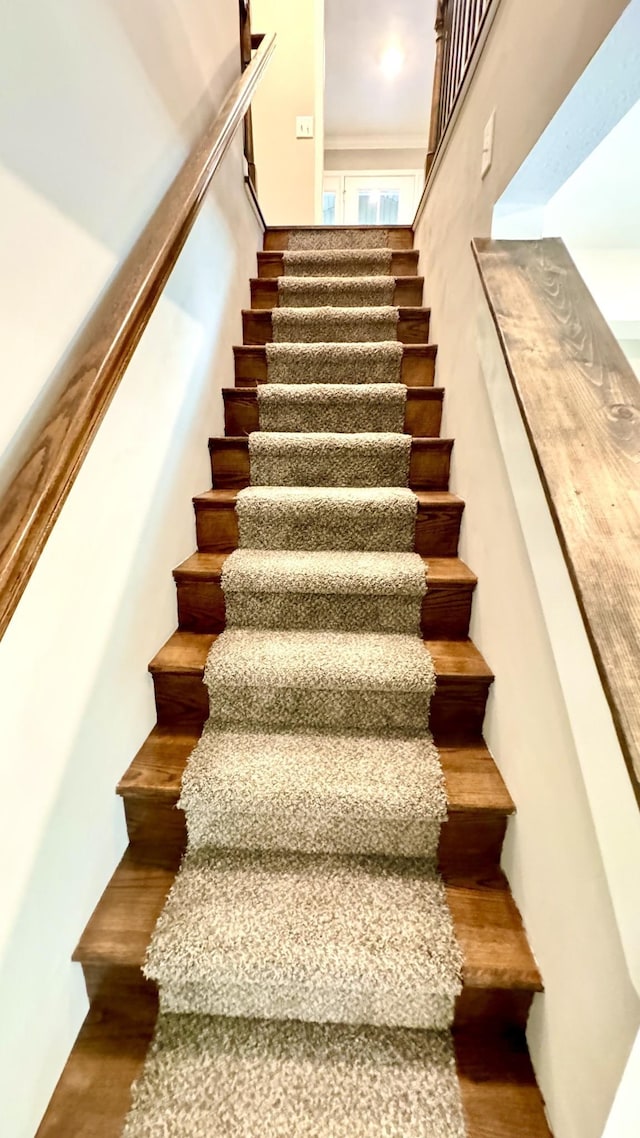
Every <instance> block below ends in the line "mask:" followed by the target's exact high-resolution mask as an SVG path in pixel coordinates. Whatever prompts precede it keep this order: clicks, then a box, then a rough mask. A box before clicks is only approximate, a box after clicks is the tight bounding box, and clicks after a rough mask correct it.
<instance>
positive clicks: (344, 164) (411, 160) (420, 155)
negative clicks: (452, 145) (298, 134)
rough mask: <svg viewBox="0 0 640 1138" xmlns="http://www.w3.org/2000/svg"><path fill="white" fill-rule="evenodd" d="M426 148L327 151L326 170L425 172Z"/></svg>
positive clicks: (325, 153) (325, 158) (325, 154)
mask: <svg viewBox="0 0 640 1138" xmlns="http://www.w3.org/2000/svg"><path fill="white" fill-rule="evenodd" d="M426 156H427V151H426V148H425V147H422V148H418V147H407V148H405V149H401V150H398V149H390V148H386V147H385V148H383V147H378V148H377V149H373V150H370V149H368V148H365V149H362V150H360V149H358V150H350V149H349V150H325V152H324V168H325V170H420V171H422V170H424V163H425V159H426Z"/></svg>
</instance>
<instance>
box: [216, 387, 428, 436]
mask: <svg viewBox="0 0 640 1138" xmlns="http://www.w3.org/2000/svg"><path fill="white" fill-rule="evenodd" d="M381 386H383V385H381ZM222 398H223V401H224V430H225V435H228V436H236V437H237V436H244V435H249V434H251V432H252V431H259V430H260V409H259V405H258V389H257V387H223V389H222ZM443 400H444V388H443V387H408V388H407V397H406V401H405V407H404V424H403V430H404V432H405V434H408V435H412V436H414V437H417V438H438V437H439V435H440V426H441V423H442V404H443Z"/></svg>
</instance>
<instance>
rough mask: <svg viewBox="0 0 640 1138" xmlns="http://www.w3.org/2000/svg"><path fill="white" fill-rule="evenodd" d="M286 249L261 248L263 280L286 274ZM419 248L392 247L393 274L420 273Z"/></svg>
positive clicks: (259, 264)
mask: <svg viewBox="0 0 640 1138" xmlns="http://www.w3.org/2000/svg"><path fill="white" fill-rule="evenodd" d="M283 252H284V250H277V249H273V250H264V249H262V250H260V251H259V253H258V277H259V278H260V279H261V280H273V278H274V277H281V276H283V275H284V258H283V255H282V254H283ZM419 258H420V252H419V250H418V249H392V250H391V276H394V277H399V276H403V277H408V276H417V275H418V261H419Z"/></svg>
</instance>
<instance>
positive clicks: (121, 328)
mask: <svg viewBox="0 0 640 1138" xmlns="http://www.w3.org/2000/svg"><path fill="white" fill-rule="evenodd" d="M274 47H275V35H271V36H269V37H267V38H265V39H264V40H263V42H262V44H261V45H260V47H259V49H258V51H257V52H256V54H255V56H254V57H253V59H252V61H251V63H250V64H249V65H248V67H247V68H246V70H245V71H244V73H243V74H242V75H241V76H240V77H239V78H238V79H237V80H236V81H235V83H234V84H233V85H232V87H231V88H230V90H229V93H228V95H227V97H226V99H225V101H224V103H223V105H222V108H221V110H220V113H219V114H218V115H217V117H216V118H215V120H214V122H212V123H211V124H210V125H209V126H208V127H207V128H206V129H205V130H204V131H203V133H202V135H201V136H200V138H199V140H198V141H197V143H196V144H195V146H194V147H193V150H192V151H191V153H190V155H189V157H188V158H187V159H186V161H185V162H184V165H183V166H182V168H181V169H180V171H179V172H178V174H177V175H176V177H175V179H174V181H173V183H172V184H171V186H170V187H169V189H168V190H167V192H166V194H165V195H164V197H163V199H162V201H161V202H160V204H159V205H158V207H157V208H156V210H155V212H154V213H153V215H152V217H151V219H150V221H149V222H148V223H147V225H146V226H145V228H144V230H143V231H142V233H141V234H140V237H139V238H138V240H137V241H136V243H135V245H134V246H133V248H132V250H131V252H130V253H129V255H128V256H127V258H126V259H125V261H124V262H123V263H122V265H121V267H120V268H119V269H118V271H117V272H116V274H115V275H114V276H113V278H112V279H111V281H110V282H109V284H108V286H107V288H106V290H105V292H104V294H103V295H102V297H101V299H100V301H99V303H98V305H97V307H96V309H95V311H94V312H93V314H92V315H91V317H90V318H89V320H88V321H87V323H86V325H85V326H84V328H83V329H82V331H81V333H80V335H79V336H78V338H77V340H76V342H75V343H74V345H73V347H72V349H71V351H70V353H69V354H68V356H67V357H66V359H65V360H64V361H63V363H62V365H61V367H60V369H59V372H58V375H57V377H56V381H57V382H56V386H57V388H58V390H59V391H60V394H59V396H58V398H57V399H56V402H55V406H54V407H53V408H52V411H51V413H50V415H49V417H48V419H47V421H46V423H45V425H44V427H43V429H42V430H41V431H40V433H39V436H38V438H37V440H36V442H35V443H34V445H33V446H32V447H31V449H30V451H29V453H28V454H27V457H26V459H25V460H24V462H23V463H22V466H21V467H20V470H19V471H18V473H17V474H16V475H15V477H14V478H13V480H12V482H11V483H10V485H9V486H8V488H7V490H6V491H5V493H4V495H3V499H2V503H1V504H0V637H1V636H2V635H3V634H4V632H5V630H6V627H7V625H8V623H9V621H10V619H11V617H12V615H13V613H14V611H15V608H16V605H17V604H18V601H19V600H20V597H21V596H22V594H23V592H24V590H25V587H26V585H27V582H28V580H29V578H30V577H31V574H32V573H33V570H34V568H35V566H36V563H37V561H38V558H39V556H40V554H41V552H42V550H43V548H44V546H45V544H46V542H47V539H48V537H49V535H50V533H51V530H52V529H53V526H54V524H55V521H56V519H57V517H58V515H59V513H60V510H61V509H62V506H63V505H64V502H65V501H66V498H67V495H68V494H69V491H70V490H71V487H72V486H73V483H74V481H75V479H76V477H77V474H78V472H79V470H80V468H81V466H82V463H83V461H84V458H85V456H86V454H87V451H88V450H89V447H90V446H91V443H92V441H93V438H94V436H95V434H96V432H97V430H98V427H99V426H100V423H101V422H102V419H103V417H104V414H105V412H106V410H107V407H108V406H109V404H110V402H111V400H112V398H113V396H114V394H115V392H116V390H117V387H118V384H119V383H120V380H121V379H122V376H123V375H124V372H125V370H126V368H127V364H128V363H129V360H130V359H131V356H132V354H133V352H134V350H135V348H136V345H137V344H138V341H139V340H140V337H141V336H142V333H143V332H144V329H145V328H146V326H147V324H148V322H149V319H150V317H151V313H152V312H153V310H154V308H155V306H156V304H157V302H158V299H159V297H160V295H161V293H162V290H163V288H164V286H165V284H166V282H167V279H168V277H169V274H170V273H171V270H172V269H173V267H174V265H175V263H176V261H177V259H178V256H179V254H180V251H181V249H182V247H183V245H184V243H185V241H186V239H187V237H188V235H189V233H190V231H191V228H192V226H193V224H194V221H195V219H196V217H197V215H198V212H199V210H200V208H201V206H202V204H203V201H204V198H205V195H206V192H207V190H208V188H209V186H210V184H211V179H212V178H213V176H214V174H215V172H216V170H217V169H218V167H219V165H220V163H221V161H222V159H223V158H224V156H225V154H226V152H227V150H228V148H229V145H230V143H231V141H232V139H233V137H234V135H235V133H236V131H237V130H238V128H239V126H240V125H241V123H242V121H243V118H244V115H245V113H246V110H247V108H248V107H249V105H250V103H251V99H252V97H253V94H254V91H255V89H256V87H257V85H258V83H259V82H260V79H261V77H262V75H263V73H264V70H265V68H266V66H267V64H268V62H269V60H270V58H271V55H272V53H273V50H274Z"/></svg>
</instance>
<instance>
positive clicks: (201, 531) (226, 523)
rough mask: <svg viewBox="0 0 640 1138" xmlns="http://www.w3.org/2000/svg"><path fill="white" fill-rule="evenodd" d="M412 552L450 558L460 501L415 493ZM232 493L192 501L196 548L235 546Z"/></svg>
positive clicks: (234, 493) (451, 496)
mask: <svg viewBox="0 0 640 1138" xmlns="http://www.w3.org/2000/svg"><path fill="white" fill-rule="evenodd" d="M415 495H416V498H417V499H418V510H417V514H416V535H415V550H416V553H420V554H421V555H422V556H423V557H454V556H455V555H456V553H457V549H458V539H459V536H460V522H461V520H462V514H463V512H464V502H463V501H462V499H461V498H458V497H456V495H455V494H450V493H448V492H447V491H437V490H436V491H428V490H416V491H415ZM236 496H237V491H236V490H217V489H216V490H207V491H205V493H204V494H197V495H196V496H195V498H194V499H193V505H194V509H195V514H196V536H197V540H198V549H200V550H203V551H204V552H216V551H230V550H233V549H237V547H238V518H237V515H236V511H235V503H236Z"/></svg>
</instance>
